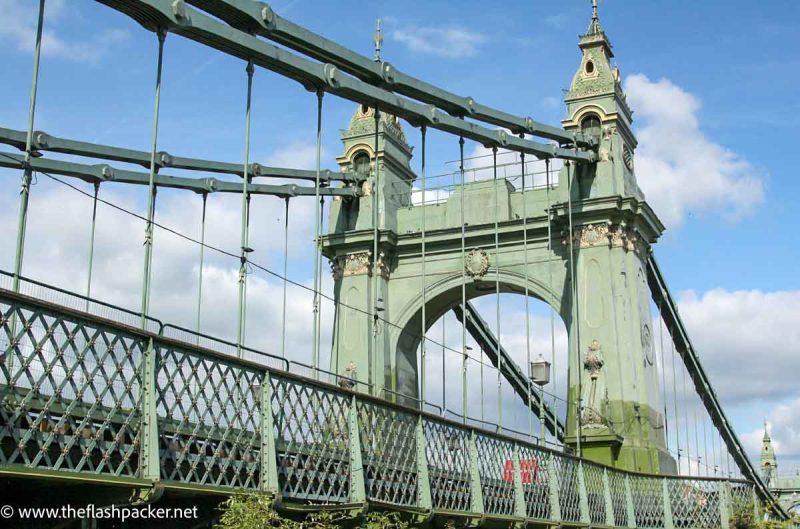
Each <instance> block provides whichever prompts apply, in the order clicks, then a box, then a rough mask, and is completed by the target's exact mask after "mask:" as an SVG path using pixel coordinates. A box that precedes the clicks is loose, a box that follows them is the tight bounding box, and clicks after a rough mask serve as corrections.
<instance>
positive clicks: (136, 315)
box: [0, 270, 164, 333]
mask: <svg viewBox="0 0 800 529" xmlns="http://www.w3.org/2000/svg"><path fill="white" fill-rule="evenodd" d="M0 276H2V277H8V278H10V279H13V278H15V277H17V278H18V279H19V281H20V286H22V285H24V284H25V283H29V284H31V285H34V286H37V287H39V288H42V289H44V290H45V292H47V291H53V292H57V293H59V294H62V295H65V296H70V297H73V298H77V299H78V300H80V301H82V302H84V303H85V310H83V312H86V313H89V314H94V313H92V312H91V311H90V310H88V307H90V306H91V304H94V305H100V306H102V307H105V308H108V309H111V310H116V311H119V312H122V313H124V314H127V315H129V316H133V317H134V318H135V319H136V321H141V318H142V313H141V312H136V311H133V310H130V309H126V308H124V307H120V306H119V305H114V304H112V303H107V302H105V301H100V300H98V299H96V298H91V297H87V296H84V295H83V294H78V293H76V292H72V291H70V290H66V289H63V288H60V287H57V286H54V285H50V284H47V283H43V282H41V281H37V280H36V279H32V278H30V277H26V276H23V275H17V274H13V273H11V272H6V271H5V270H0ZM8 290H11V289H8ZM34 297H36V298H39V299H41V300H46V299H45V298H44V297H42V296H34ZM51 303H55V304H57V305H63V306H67V307H70V306H69V305H64V304H63V303H58V302H56V301H52V300H51ZM70 308H73V309H75V310H82V309H80V308H78V307H70ZM94 315H95V316H99V317H103V316H101V315H99V314H94ZM145 319H146V320H147V321H148V322H152V323H155V324H156V325H157V326H158V329H159V330H158V332H159V333H160V332H161V329H163V327H164V324H163V323H162V322H161V320H159V319H157V318H153V317H152V316H145ZM120 323H124V322H120Z"/></svg>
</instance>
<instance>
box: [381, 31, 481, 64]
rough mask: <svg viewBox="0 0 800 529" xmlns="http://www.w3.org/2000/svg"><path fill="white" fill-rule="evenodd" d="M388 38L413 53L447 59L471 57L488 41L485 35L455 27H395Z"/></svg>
mask: <svg viewBox="0 0 800 529" xmlns="http://www.w3.org/2000/svg"><path fill="white" fill-rule="evenodd" d="M389 35H390V37H391V38H392V39H393V40H395V41H397V42H400V43H402V44H405V45H406V46H407V47H408V49H410V50H411V51H414V52H418V53H423V54H430V55H437V56H439V57H445V58H448V59H460V58H463V57H471V56H473V55H475V54H476V53H477V52H478V48H479V47H480V46H481V45H482V44H484V43H486V42H487V41H488V40H489V39H488V37H487V36H486V35H484V34H482V33H478V32H476V31H470V30H467V29H464V28H460V27H457V26H447V27H433V26H405V27H397V28H396V29H394V30H392V31H391V32H390V33H389Z"/></svg>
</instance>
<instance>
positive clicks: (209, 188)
mask: <svg viewBox="0 0 800 529" xmlns="http://www.w3.org/2000/svg"><path fill="white" fill-rule="evenodd" d="M28 164H29V165H30V167H31V168H32V170H34V171H40V172H44V173H52V174H58V175H63V176H69V177H73V178H78V179H80V180H83V181H84V182H89V183H97V182H120V183H125V184H138V185H148V184H149V175H148V174H147V173H143V172H136V171H129V170H127V169H117V168H114V167H112V166H110V165H108V164H95V165H88V164H82V163H77V162H66V161H63V160H50V159H46V158H32V159H31V160H30V161H29V162H28ZM0 167H8V168H12V169H22V168H24V167H25V158H24V156H22V155H19V154H12V153H7V152H1V151H0ZM154 181H155V185H156V187H161V188H164V187H167V188H173V189H186V190H189V191H194V192H195V193H241V192H242V185H241V184H239V183H238V182H230V181H225V180H218V179H216V178H188V177H182V176H169V175H165V174H156V175H155V177H154ZM247 192H248V193H249V194H253V195H271V196H277V197H284V198H285V197H300V196H314V194H315V192H314V188H313V187H307V186H298V185H295V184H285V185H268V184H251V185H250V186H249V187H248V191H247ZM319 193H320V194H321V195H326V196H340V197H356V196H359V194H360V189H359V188H357V187H323V188H321V189H320V190H319Z"/></svg>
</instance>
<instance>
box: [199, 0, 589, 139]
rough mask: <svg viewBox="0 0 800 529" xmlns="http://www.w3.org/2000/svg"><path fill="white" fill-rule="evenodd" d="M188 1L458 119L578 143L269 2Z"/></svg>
mask: <svg viewBox="0 0 800 529" xmlns="http://www.w3.org/2000/svg"><path fill="white" fill-rule="evenodd" d="M187 3H189V4H192V5H194V6H196V7H199V8H200V9H203V10H204V11H207V12H208V13H210V14H212V15H214V16H216V17H218V18H220V19H222V20H224V21H225V22H226V23H228V24H229V25H231V26H233V27H235V28H236V29H239V30H241V31H244V32H246V33H255V34H257V35H262V36H264V37H266V38H268V39H270V40H272V41H274V42H277V43H279V44H282V45H284V46H287V47H288V48H291V49H293V50H295V51H299V52H300V53H303V54H304V55H308V56H309V57H312V58H314V59H317V60H318V61H320V62H325V63H330V64H333V65H334V66H336V67H337V68H339V69H341V70H342V71H344V72H347V73H348V74H351V75H353V76H355V77H357V78H358V79H360V80H362V81H364V82H367V83H369V84H371V85H374V86H379V87H382V88H385V89H389V90H391V91H393V92H396V93H398V94H401V95H404V96H407V97H411V98H413V99H416V100H418V101H422V102H423V103H428V104H431V105H435V106H437V107H438V108H440V109H442V110H444V111H445V112H447V113H449V114H450V115H452V116H462V117H470V118H474V119H476V120H479V121H483V122H486V123H489V124H492V125H496V126H499V127H504V128H507V129H510V130H511V131H512V132H513V133H514V134H520V133H524V134H531V135H534V136H540V137H543V138H547V139H550V140H555V141H557V142H559V143H572V142H573V141H575V140H576V137H575V136H573V134H572V133H569V132H567V131H565V130H564V129H561V128H559V127H553V126H551V125H546V124H544V123H539V122H536V121H534V120H533V118H530V117H520V116H515V115H513V114H509V113H507V112H503V111H501V110H497V109H494V108H492V107H489V106H486V105H482V104H480V103H478V102H476V101H475V100H474V99H473V98H471V97H467V96H459V95H456V94H454V93H452V92H449V91H447V90H444V89H442V88H439V87H437V86H434V85H432V84H430V83H427V82H425V81H422V80H421V79H417V78H415V77H412V76H411V75H408V74H406V73H403V72H401V71H399V70H398V69H397V68H395V67H394V66H393V65H391V64H389V63H388V62H376V61H375V60H372V59H370V58H369V57H365V56H364V55H359V54H358V53H355V52H354V51H352V50H350V49H348V48H346V47H344V46H342V45H340V44H338V43H336V42H334V41H332V40H330V39H326V38H325V37H322V36H321V35H318V34H316V33H314V32H312V31H309V30H308V29H306V28H304V27H302V26H299V25H297V24H295V23H293V22H291V21H289V20H287V19H285V18H283V17H281V16H280V15H278V14H277V13H275V11H274V10H273V9H272V8H271V7H270V6H269V5H267V4H264V3H261V2H252V1H250V0H187ZM577 143H578V145H579V146H581V147H592V146H594V145H596V143H597V141H596V140H595V139H594V138H592V137H584V135H583V134H578V135H577Z"/></svg>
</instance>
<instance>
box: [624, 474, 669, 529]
mask: <svg viewBox="0 0 800 529" xmlns="http://www.w3.org/2000/svg"><path fill="white" fill-rule="evenodd" d="M629 479H630V483H631V495H632V496H633V512H634V515H635V516H636V527H648V528H660V527H664V485H663V482H662V481H661V479H658V478H651V477H645V476H630V478H629Z"/></svg>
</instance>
